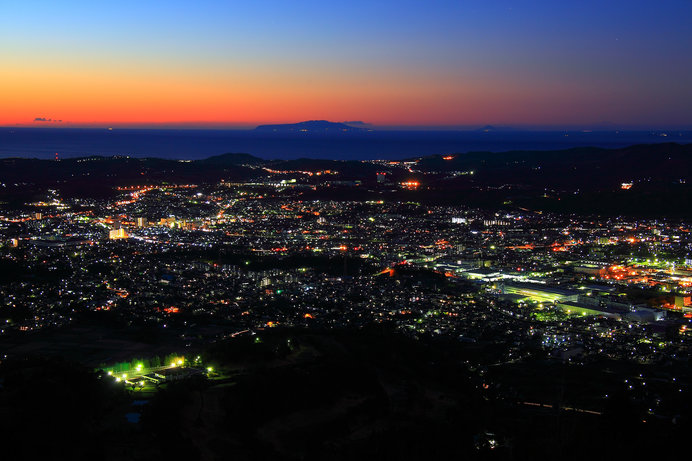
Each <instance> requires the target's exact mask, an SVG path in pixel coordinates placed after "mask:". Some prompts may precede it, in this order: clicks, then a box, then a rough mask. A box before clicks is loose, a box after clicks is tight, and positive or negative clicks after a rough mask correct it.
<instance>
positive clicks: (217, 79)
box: [0, 0, 692, 128]
mask: <svg viewBox="0 0 692 461" xmlns="http://www.w3.org/2000/svg"><path fill="white" fill-rule="evenodd" d="M691 24H692V0H665V1H659V2H655V1H651V0H647V1H638V0H629V1H624V0H623V1H614V0H606V1H603V0H601V1H590V0H581V1H576V0H574V1H571V0H564V1H556V0H546V1H541V0H536V1H512V2H510V1H489V0H485V1H471V0H470V1H462V0H458V1H451V0H446V1H445V0H439V1H436V0H428V1H408V0H396V1H377V0H371V1H360V0H351V1H342V2H333V1H327V0H322V1H299V0H295V1H286V0H283V1H263V0H254V1H249V2H239V1H230V0H228V1H204V0H198V1H194V2H193V1H185V2H183V1H173V0H168V1H143V0H138V1H128V0H118V1H111V2H101V1H98V0H92V1H69V0H63V1H54V0H53V1H32V0H6V1H3V2H2V5H1V9H0V125H3V126H10V125H29V126H178V125H190V126H208V127H240V126H249V125H253V124H257V123H282V122H295V121H300V120H310V119H328V120H333V121H344V120H363V121H366V122H370V123H373V124H376V125H379V126H473V125H485V124H496V125H511V126H555V127H557V126H587V125H591V124H594V123H600V122H612V123H615V124H617V125H618V126H623V127H628V126H629V127H651V128H654V127H692V84H690V82H692V51H691V50H692V28H691V27H690V25H691ZM36 118H44V119H52V120H61V122H56V121H50V122H38V121H34V120H35V119H36Z"/></svg>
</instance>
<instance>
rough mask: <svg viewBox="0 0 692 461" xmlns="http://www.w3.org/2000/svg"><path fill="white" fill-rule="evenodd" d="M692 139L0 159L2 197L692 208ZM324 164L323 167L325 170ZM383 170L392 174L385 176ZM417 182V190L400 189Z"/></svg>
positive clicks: (625, 210) (670, 211)
mask: <svg viewBox="0 0 692 461" xmlns="http://www.w3.org/2000/svg"><path fill="white" fill-rule="evenodd" d="M690 172H692V144H675V143H665V144H643V145H634V146H629V147H625V148H620V149H602V148H595V147H586V148H574V149H567V150H557V151H513V152H500V153H493V152H467V153H458V154H446V155H433V156H426V157H417V158H411V159H408V160H402V161H398V162H374V161H356V160H348V161H344V160H325V159H308V158H302V159H293V160H266V159H262V158H259V157H255V156H252V155H250V154H242V153H227V154H223V155H218V156H214V157H210V158H207V159H204V160H194V161H177V160H167V159H160V158H131V157H88V158H78V159H66V160H61V161H59V162H56V161H52V160H37V159H25V158H7V159H0V183H2V184H3V186H2V187H0V200H4V201H10V202H16V203H19V202H22V200H25V199H26V196H27V194H35V193H36V191H40V190H41V189H45V188H54V189H59V190H61V191H62V192H63V193H64V194H67V195H72V194H74V195H79V196H103V195H108V194H111V195H112V194H113V193H114V192H115V191H114V187H117V186H132V185H141V184H163V183H194V184H204V183H214V182H219V181H222V180H224V181H231V182H233V181H245V180H250V179H251V180H255V179H257V180H269V181H268V182H272V181H274V180H276V179H278V180H282V179H295V180H296V181H297V183H298V184H305V185H311V186H319V187H314V190H312V191H301V192H300V193H301V194H303V196H304V198H305V199H315V200H319V199H333V200H356V199H368V200H370V199H376V200H381V199H387V200H416V201H418V202H426V203H439V204H447V205H450V204H451V205H455V204H456V205H468V206H480V207H493V208H497V207H500V208H503V207H504V208H513V207H516V208H526V209H536V210H554V211H568V212H578V213H587V214H590V213H604V214H610V215H617V214H626V215H638V216H654V215H655V216H661V217H665V216H681V217H682V216H684V217H688V216H690V215H692V210H690V209H689V207H683V206H680V205H679V204H681V203H689V202H690V200H692V177H690V176H691V173H690ZM317 173H319V174H317ZM377 173H385V174H386V175H385V177H386V181H385V182H384V183H378V182H377ZM412 180H415V181H418V182H419V183H420V186H421V187H419V188H418V189H417V190H416V191H407V190H402V189H401V188H400V187H399V184H400V183H401V182H404V181H412Z"/></svg>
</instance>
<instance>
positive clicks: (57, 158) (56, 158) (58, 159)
mask: <svg viewBox="0 0 692 461" xmlns="http://www.w3.org/2000/svg"><path fill="white" fill-rule="evenodd" d="M55 161H56V162H59V161H60V158H59V157H58V153H57V152H56V153H55Z"/></svg>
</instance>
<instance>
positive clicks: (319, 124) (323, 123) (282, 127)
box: [255, 120, 363, 133]
mask: <svg viewBox="0 0 692 461" xmlns="http://www.w3.org/2000/svg"><path fill="white" fill-rule="evenodd" d="M255 131H274V132H283V133H296V132H327V131H329V132H336V131H342V132H343V131H363V128H357V127H353V126H350V125H347V124H345V123H340V122H330V121H327V120H308V121H305V122H298V123H284V124H278V125H259V126H258V127H257V128H255Z"/></svg>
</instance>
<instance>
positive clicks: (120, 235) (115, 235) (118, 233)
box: [108, 227, 130, 240]
mask: <svg viewBox="0 0 692 461" xmlns="http://www.w3.org/2000/svg"><path fill="white" fill-rule="evenodd" d="M129 237H130V236H129V235H127V232H126V231H125V229H123V228H122V227H121V228H119V229H111V231H110V232H109V233H108V238H109V239H111V240H118V239H126V238H129Z"/></svg>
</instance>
